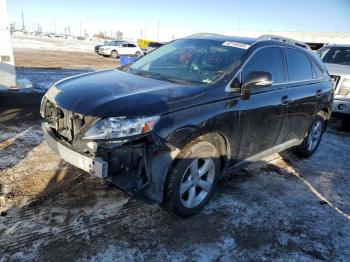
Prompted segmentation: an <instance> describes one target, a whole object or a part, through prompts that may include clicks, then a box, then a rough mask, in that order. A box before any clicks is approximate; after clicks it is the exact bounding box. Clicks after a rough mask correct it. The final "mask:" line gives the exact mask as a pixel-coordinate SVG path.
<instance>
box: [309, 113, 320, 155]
mask: <svg viewBox="0 0 350 262" xmlns="http://www.w3.org/2000/svg"><path fill="white" fill-rule="evenodd" d="M321 135H322V122H321V121H320V120H317V121H315V123H314V124H313V126H312V128H311V131H310V134H309V137H308V140H307V149H308V150H309V151H310V152H311V151H313V150H314V149H315V148H316V146H317V145H318V143H319V142H320V139H321Z"/></svg>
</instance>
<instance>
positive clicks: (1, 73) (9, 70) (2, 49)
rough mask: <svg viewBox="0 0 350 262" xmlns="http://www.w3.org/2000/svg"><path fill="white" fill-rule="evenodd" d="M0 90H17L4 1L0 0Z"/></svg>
mask: <svg viewBox="0 0 350 262" xmlns="http://www.w3.org/2000/svg"><path fill="white" fill-rule="evenodd" d="M0 43H1V44H0V90H3V89H9V88H17V83H16V69H15V62H14V58H13V50H12V47H11V34H10V24H9V18H8V15H7V6H6V0H0Z"/></svg>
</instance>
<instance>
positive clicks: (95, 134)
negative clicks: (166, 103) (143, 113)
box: [83, 116, 159, 139]
mask: <svg viewBox="0 0 350 262" xmlns="http://www.w3.org/2000/svg"><path fill="white" fill-rule="evenodd" d="M158 119H159V116H154V117H144V118H125V117H108V118H105V119H101V120H99V121H98V122H97V123H96V124H95V125H93V126H92V127H91V128H90V129H88V130H87V132H86V133H85V135H84V137H83V139H113V138H122V137H128V136H134V135H140V134H144V133H148V132H149V131H151V130H152V128H153V126H154V125H155V123H156V122H157V120H158Z"/></svg>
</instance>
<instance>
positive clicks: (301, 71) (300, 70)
mask: <svg viewBox="0 0 350 262" xmlns="http://www.w3.org/2000/svg"><path fill="white" fill-rule="evenodd" d="M285 53H286V58H287V65H288V74H289V81H303V80H311V79H312V78H313V77H312V75H313V74H312V67H311V63H310V60H309V58H308V57H307V55H305V54H304V53H302V52H300V51H298V50H295V49H291V48H286V49H285Z"/></svg>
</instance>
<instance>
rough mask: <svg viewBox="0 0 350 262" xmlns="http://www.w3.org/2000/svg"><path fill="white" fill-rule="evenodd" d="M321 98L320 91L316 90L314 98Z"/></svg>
mask: <svg viewBox="0 0 350 262" xmlns="http://www.w3.org/2000/svg"><path fill="white" fill-rule="evenodd" d="M321 96H322V90H317V92H316V98H320V97H321Z"/></svg>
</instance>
